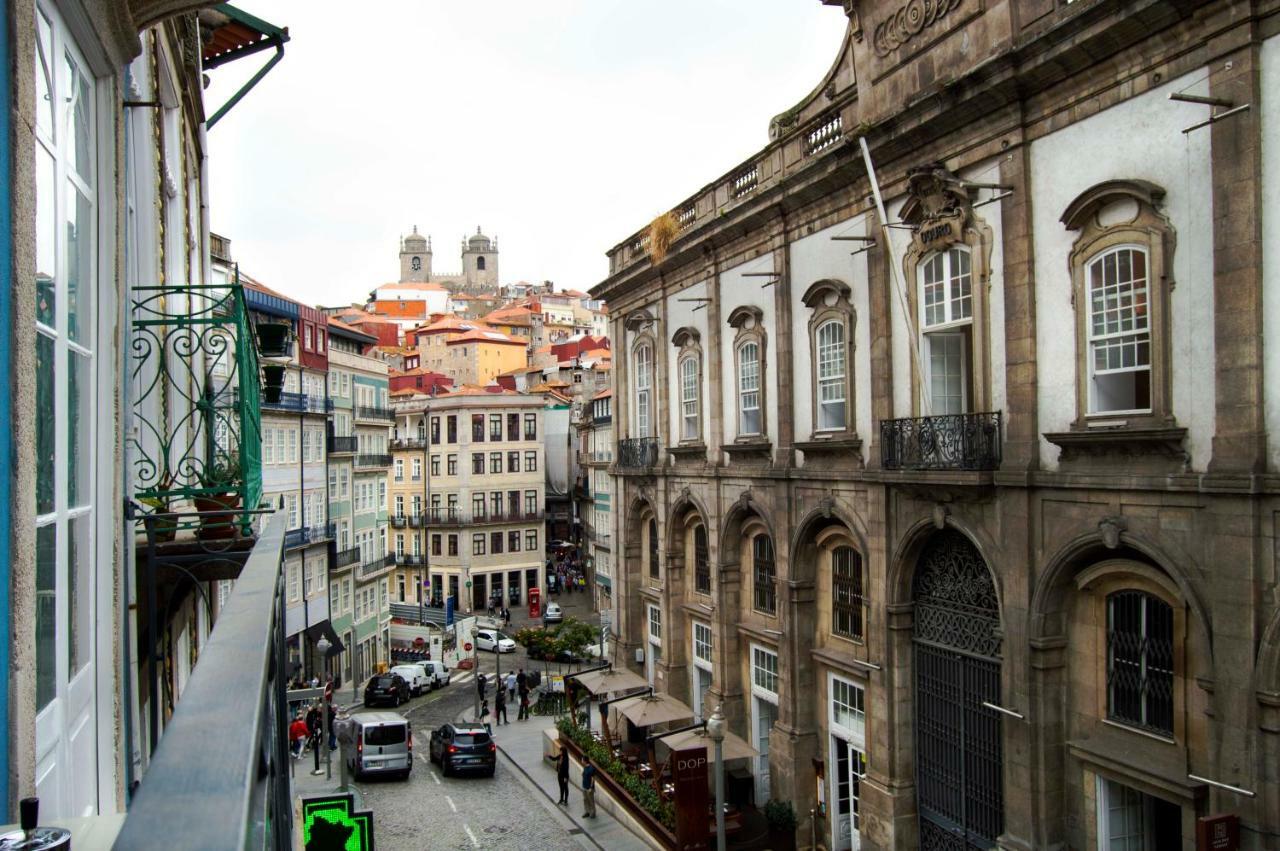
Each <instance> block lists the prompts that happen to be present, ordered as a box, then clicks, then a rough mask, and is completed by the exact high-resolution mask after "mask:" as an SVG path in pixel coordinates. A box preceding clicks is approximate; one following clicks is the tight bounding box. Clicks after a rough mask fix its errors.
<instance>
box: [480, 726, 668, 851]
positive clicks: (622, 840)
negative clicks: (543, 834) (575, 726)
mask: <svg viewBox="0 0 1280 851" xmlns="http://www.w3.org/2000/svg"><path fill="white" fill-rule="evenodd" d="M458 720H459V721H469V720H470V713H463V715H462V716H461V717H460V718H459V719H458ZM554 726H555V720H554V719H553V718H551V717H549V716H545V715H534V716H533V717H531V718H530V719H529V720H528V721H512V722H511V723H510V724H503V725H502V726H494V727H493V740H494V741H495V742H496V743H497V745H498V750H499V751H501V752H502V755H503V756H505V757H506V758H507V760H508V761H509V762H510V763H511V764H512V767H514V768H515V769H516V770H518V771H519V772H520V773H521V774H523V775H524V776H525V777H526V778H528V780H529V781H530V782H531V783H532V784H533V785H534V786H535V787H537V789H538V790H539V791H541V792H542V793H543V794H544V795H546V796H547V800H548V801H550V803H551V806H552V807H554V808H556V809H557V810H559V812H560V813H562V814H563V815H564V816H565V817H566V818H567V819H568V820H569V821H571V822H572V823H573V825H574V827H575V828H577V829H578V830H580V831H581V832H582V834H583V835H585V836H587V837H589V838H590V839H591V841H592V842H593V843H595V844H596V845H597V846H599V847H600V848H602V849H608V851H631V849H634V851H647V849H648V848H649V844H648V843H647V842H645V841H644V840H643V839H641V838H640V837H639V836H637V835H635V834H634V833H632V832H631V831H630V830H628V829H627V828H626V827H624V826H623V825H622V824H620V823H619V822H618V821H617V820H616V819H614V817H613V816H611V815H609V814H608V813H607V812H605V811H604V808H603V807H600V806H599V805H598V804H597V806H596V811H597V813H598V815H597V816H596V817H595V818H590V819H587V818H583V817H582V788H581V783H582V778H581V775H580V774H579V772H577V771H572V772H570V775H569V806H567V807H561V806H559V805H557V804H556V803H555V802H556V801H557V800H558V799H559V797H560V787H559V785H558V784H557V783H556V770H555V766H553V765H552V764H551V763H550V762H548V761H546V760H545V759H543V758H542V731H543V730H545V729H547V728H548V727H554Z"/></svg>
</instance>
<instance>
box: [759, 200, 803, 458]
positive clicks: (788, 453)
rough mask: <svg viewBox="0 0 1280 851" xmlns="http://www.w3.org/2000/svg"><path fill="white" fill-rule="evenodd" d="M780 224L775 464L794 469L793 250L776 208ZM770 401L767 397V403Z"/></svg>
mask: <svg viewBox="0 0 1280 851" xmlns="http://www.w3.org/2000/svg"><path fill="white" fill-rule="evenodd" d="M776 210H777V213H778V220H777V222H776V223H775V224H774V225H773V226H774V227H775V228H777V233H775V234H774V235H773V238H772V240H771V242H772V243H773V268H774V271H775V272H777V273H778V282H777V283H776V284H774V285H773V294H774V302H773V305H774V306H773V310H774V316H776V317H777V322H776V323H775V327H774V328H773V329H772V333H773V339H774V346H773V350H774V361H775V366H774V367H773V369H774V370H775V373H776V375H777V378H778V402H777V411H778V433H777V435H775V439H776V441H777V445H776V446H775V447H774V452H773V463H774V465H775V466H779V467H793V466H795V458H796V453H795V452H794V450H793V449H792V447H793V446H794V445H795V440H796V437H795V430H796V426H795V416H794V413H793V412H794V409H795V389H794V388H795V372H794V362H795V358H794V357H792V354H791V353H792V346H793V341H792V339H791V337H792V334H791V250H790V243H789V242H788V240H787V214H786V210H785V209H784V208H783V207H782V206H778V207H777V208H776ZM767 399H768V397H767V396H766V402H767Z"/></svg>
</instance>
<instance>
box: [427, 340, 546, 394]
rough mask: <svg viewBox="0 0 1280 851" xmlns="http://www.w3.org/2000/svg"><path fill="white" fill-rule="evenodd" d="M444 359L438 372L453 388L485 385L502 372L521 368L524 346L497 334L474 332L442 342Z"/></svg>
mask: <svg viewBox="0 0 1280 851" xmlns="http://www.w3.org/2000/svg"><path fill="white" fill-rule="evenodd" d="M445 350H446V355H445V358H444V362H443V363H442V364H441V367H440V369H439V372H443V373H444V374H445V375H447V376H449V377H450V378H452V379H453V383H454V384H455V385H463V384H476V385H480V386H482V387H483V386H484V385H486V384H489V383H490V382H491V381H493V380H494V379H495V378H497V377H498V376H499V375H501V374H502V373H504V372H510V371H511V370H513V369H515V368H516V367H519V366H524V365H525V362H526V359H527V357H528V343H527V342H526V341H525V340H519V339H516V338H515V337H510V336H508V335H506V334H503V333H502V332H501V331H493V330H485V329H476V330H474V331H468V332H466V333H463V334H458V335H456V336H454V337H452V338H450V339H448V340H446V341H445Z"/></svg>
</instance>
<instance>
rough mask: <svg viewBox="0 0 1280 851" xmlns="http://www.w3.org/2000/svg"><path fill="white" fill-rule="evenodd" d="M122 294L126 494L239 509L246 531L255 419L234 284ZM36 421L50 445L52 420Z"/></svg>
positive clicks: (253, 361) (243, 317)
mask: <svg viewBox="0 0 1280 851" xmlns="http://www.w3.org/2000/svg"><path fill="white" fill-rule="evenodd" d="M130 298H131V301H132V318H131V322H130V325H131V331H132V339H131V342H130V344H129V350H130V361H131V362H130V372H131V376H130V378H131V385H132V386H133V387H134V388H135V394H136V397H135V398H134V399H132V400H131V404H132V405H133V420H134V423H135V425H136V428H135V434H134V436H133V437H131V438H130V447H129V448H130V454H131V456H132V464H133V476H134V488H133V495H134V497H135V498H136V499H137V500H138V502H140V503H142V504H143V505H145V506H147V507H148V508H149V509H151V510H152V511H155V512H160V513H165V512H169V511H178V510H180V509H181V508H182V507H183V505H184V504H186V503H188V502H189V501H190V502H195V503H196V507H197V509H198V510H200V511H216V510H223V509H230V508H236V507H239V508H241V509H243V510H244V512H245V516H244V517H243V518H242V523H241V525H242V526H243V527H246V528H247V527H248V524H249V523H250V521H251V520H252V517H251V516H250V514H249V512H251V511H253V510H254V509H256V508H257V507H258V503H259V502H260V501H261V499H262V428H261V425H262V423H261V408H260V405H259V391H260V389H261V378H260V375H259V367H258V350H257V346H256V344H255V342H254V334H253V331H252V330H251V328H250V326H249V320H248V312H247V310H246V307H245V299H244V290H243V289H242V288H241V287H240V285H239V283H238V280H237V283H234V284H226V285H219V286H205V285H194V284H193V285H176V286H153V287H134V288H133V289H132V290H131V291H130ZM38 425H39V429H40V435H39V437H40V442H41V443H44V442H46V441H47V442H48V444H49V445H50V446H52V445H53V431H52V430H53V426H54V424H53V420H52V418H49V419H48V421H47V422H44V421H42V422H41V423H39V424H38ZM46 430H47V431H46ZM50 481H52V480H50ZM37 496H38V497H41V498H43V497H44V496H45V494H44V491H43V490H41V492H40V493H39V494H37ZM49 499H50V500H51V499H52V496H51V494H50V495H49Z"/></svg>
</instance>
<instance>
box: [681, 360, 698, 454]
mask: <svg viewBox="0 0 1280 851" xmlns="http://www.w3.org/2000/svg"><path fill="white" fill-rule="evenodd" d="M699 366H700V364H699V361H698V356H697V355H696V354H687V355H685V356H684V357H683V358H681V359H680V366H679V369H680V439H681V440H682V441H688V442H694V441H696V440H697V439H698V438H699V437H701V436H702V434H701V432H702V429H701V419H702V417H701V414H702V410H701V408H702V393H701V386H700V385H701V381H702V376H701V369H700V368H699Z"/></svg>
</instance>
